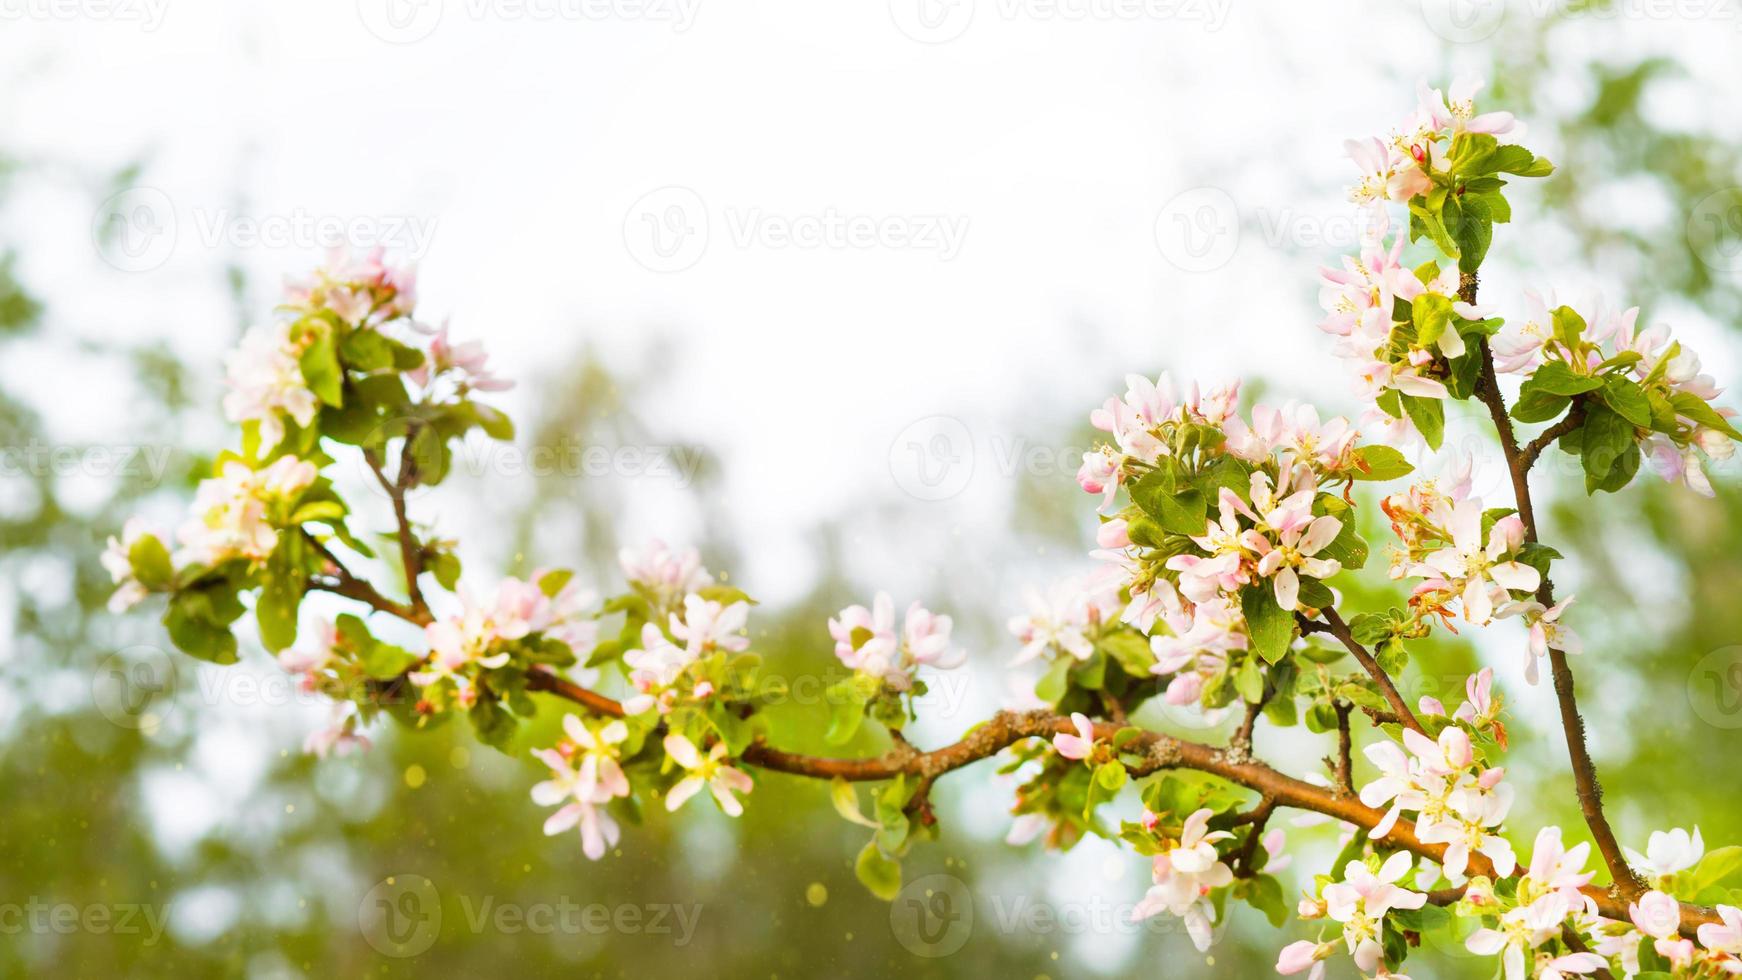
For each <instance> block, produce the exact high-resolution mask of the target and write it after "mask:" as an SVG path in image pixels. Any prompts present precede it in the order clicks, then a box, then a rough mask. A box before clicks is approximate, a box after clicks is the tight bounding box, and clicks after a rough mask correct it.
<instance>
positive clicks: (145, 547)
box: [127, 534, 175, 591]
mask: <svg viewBox="0 0 1742 980" xmlns="http://www.w3.org/2000/svg"><path fill="white" fill-rule="evenodd" d="M127 562H128V564H130V565H132V566H133V577H134V578H136V579H138V580H139V584H140V585H143V586H145V587H146V588H148V589H151V590H153V591H161V590H167V589H170V588H173V587H174V586H175V565H174V564H173V563H172V562H171V561H170V559H169V549H168V548H165V547H164V546H163V541H162V540H161V539H160V538H158V537H157V535H155V534H146V535H142V536H141V537H140V538H138V539H137V540H135V541H134V542H133V546H132V547H130V548H128V549H127Z"/></svg>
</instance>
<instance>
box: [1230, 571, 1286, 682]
mask: <svg viewBox="0 0 1742 980" xmlns="http://www.w3.org/2000/svg"><path fill="white" fill-rule="evenodd" d="M1240 609H1241V611H1242V612H1244V613H1245V614H1246V628H1247V630H1249V631H1250V632H1251V634H1252V652H1253V653H1256V654H1257V655H1258V656H1260V657H1263V658H1264V662H1265V663H1269V664H1273V663H1276V662H1277V661H1278V660H1281V659H1282V655H1283V654H1285V653H1287V652H1288V645H1289V643H1290V641H1292V640H1293V639H1294V613H1292V612H1289V611H1288V610H1286V609H1284V608H1282V607H1281V606H1279V605H1277V604H1276V594H1275V590H1273V589H1272V588H1271V586H1270V583H1269V582H1268V581H1262V582H1258V583H1256V584H1254V585H1249V586H1247V587H1246V588H1244V589H1242V590H1241V591H1240Z"/></svg>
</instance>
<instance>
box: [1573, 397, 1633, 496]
mask: <svg viewBox="0 0 1742 980" xmlns="http://www.w3.org/2000/svg"><path fill="white" fill-rule="evenodd" d="M1580 431H1581V432H1582V433H1583V434H1582V435H1581V436H1580V437H1579V445H1580V450H1579V455H1580V457H1581V458H1582V459H1583V461H1584V466H1585V477H1586V481H1587V484H1589V483H1590V482H1591V481H1597V482H1598V483H1600V482H1602V480H1603V479H1604V478H1605V477H1607V476H1608V475H1609V471H1610V469H1612V468H1613V467H1614V466H1615V463H1616V461H1617V460H1619V459H1620V458H1621V457H1622V456H1623V455H1624V454H1625V453H1626V452H1627V450H1628V449H1630V448H1634V438H1633V424H1632V423H1631V422H1628V421H1627V420H1626V419H1624V418H1622V417H1621V416H1619V415H1617V414H1615V413H1614V412H1613V411H1610V410H1609V409H1608V408H1606V407H1604V406H1602V405H1593V406H1591V407H1590V409H1588V410H1587V411H1586V412H1585V424H1584V425H1583V426H1581V427H1580Z"/></svg>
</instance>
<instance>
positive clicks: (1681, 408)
mask: <svg viewBox="0 0 1742 980" xmlns="http://www.w3.org/2000/svg"><path fill="white" fill-rule="evenodd" d="M1669 401H1670V404H1672V405H1674V406H1675V410H1676V414H1677V415H1682V416H1686V417H1687V418H1689V419H1692V420H1693V421H1694V422H1695V423H1697V424H1699V425H1703V426H1705V427H1706V428H1708V429H1717V430H1718V431H1719V432H1722V433H1724V434H1725V435H1727V436H1729V437H1730V438H1732V439H1742V432H1738V431H1737V430H1736V427H1735V426H1733V425H1731V424H1730V421H1729V420H1728V419H1726V418H1724V416H1722V415H1719V414H1718V412H1717V410H1716V409H1714V408H1712V406H1710V405H1708V404H1706V400H1705V399H1704V398H1701V397H1700V396H1698V395H1695V394H1691V393H1689V392H1686V391H1678V392H1676V393H1675V394H1673V395H1670V396H1669Z"/></svg>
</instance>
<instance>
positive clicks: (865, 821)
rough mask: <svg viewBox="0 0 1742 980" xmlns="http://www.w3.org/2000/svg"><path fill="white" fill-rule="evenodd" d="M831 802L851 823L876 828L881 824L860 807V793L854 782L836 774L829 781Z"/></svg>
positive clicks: (837, 811)
mask: <svg viewBox="0 0 1742 980" xmlns="http://www.w3.org/2000/svg"><path fill="white" fill-rule="evenodd" d="M829 802H831V803H833V804H834V805H835V812H836V813H838V814H840V815H841V816H842V817H844V818H846V820H847V821H848V822H849V823H856V824H858V825H859V826H861V827H870V828H871V829H873V830H876V829H877V828H878V827H880V826H881V824H879V823H878V822H877V821H875V820H873V819H871V818H870V817H867V816H866V815H865V814H864V813H863V812H862V811H861V810H860V809H859V793H858V791H857V790H855V789H853V784H852V783H849V782H847V781H846V780H845V779H842V778H841V777H839V776H836V777H835V778H834V779H833V780H832V781H831V782H830V783H829Z"/></svg>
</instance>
